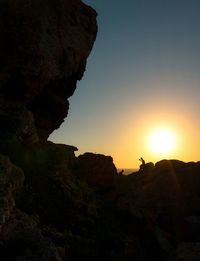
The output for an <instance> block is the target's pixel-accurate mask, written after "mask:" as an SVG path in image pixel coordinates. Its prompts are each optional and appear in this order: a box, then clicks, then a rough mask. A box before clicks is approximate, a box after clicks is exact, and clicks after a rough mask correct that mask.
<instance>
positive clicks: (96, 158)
mask: <svg viewBox="0 0 200 261" xmlns="http://www.w3.org/2000/svg"><path fill="white" fill-rule="evenodd" d="M74 171H75V173H76V175H77V176H78V177H80V178H83V179H84V180H85V181H86V182H87V183H88V184H90V185H91V186H104V187H109V186H112V185H113V184H114V180H115V178H116V177H117V176H118V173H117V169H116V167H115V165H114V163H113V159H112V157H111V156H105V155H102V154H95V153H89V152H87V153H85V154H83V155H80V156H78V158H77V163H76V167H75V170H74Z"/></svg>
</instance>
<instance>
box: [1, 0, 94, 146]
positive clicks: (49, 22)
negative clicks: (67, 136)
mask: <svg viewBox="0 0 200 261" xmlns="http://www.w3.org/2000/svg"><path fill="white" fill-rule="evenodd" d="M0 14H1V19H0V39H1V41H0V53H1V61H0V99H1V100H0V106H1V107H0V110H1V111H0V120H1V123H2V126H3V129H2V128H1V133H0V134H1V135H0V138H1V140H2V139H5V137H7V136H9V138H10V136H12V138H13V139H15V140H17V141H18V142H20V143H22V142H24V143H34V142H37V141H38V140H41V141H45V140H47V138H48V136H49V135H50V133H51V132H52V131H53V130H55V129H56V128H58V127H59V126H60V124H61V123H62V122H63V120H64V118H65V117H66V116H67V113H68V108H69V103H68V100H67V98H69V97H70V96H71V95H72V94H73V93H74V91H75V89H76V83H77V80H80V79H81V78H82V76H83V73H84V71H85V66H86V59H87V57H88V55H89V53H90V51H91V49H92V46H93V43H94V40H95V37H96V32H97V25H96V19H95V18H96V12H95V11H94V10H93V9H92V8H90V7H88V6H86V5H85V4H83V3H82V2H81V1H80V0H74V1H71V0H65V1H63V0H57V1H51V0H44V1H42V2H41V1H40V0H35V1H28V2H27V1H26V0H17V1H14V0H1V1H0Z"/></svg>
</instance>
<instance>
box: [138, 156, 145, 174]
mask: <svg viewBox="0 0 200 261" xmlns="http://www.w3.org/2000/svg"><path fill="white" fill-rule="evenodd" d="M139 161H141V162H142V164H141V165H140V170H141V171H142V170H144V166H145V160H144V159H143V158H142V157H141V158H140V159H139Z"/></svg>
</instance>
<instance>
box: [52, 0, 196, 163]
mask: <svg viewBox="0 0 200 261" xmlns="http://www.w3.org/2000/svg"><path fill="white" fill-rule="evenodd" d="M84 2H85V3H86V4H88V5H90V6H92V7H93V8H94V9H95V10H96V11H97V13H98V18H97V19H98V26H99V30H98V36H97V39H96V42H95V44H94V48H93V50H92V52H91V54H90V56H89V59H88V62H87V68H86V72H85V75H84V77H83V79H82V80H81V81H80V82H78V84H77V90H76V91H75V93H74V95H73V96H72V97H71V98H70V110H69V115H68V117H67V119H66V120H65V122H64V123H63V124H62V126H61V128H60V129H59V130H57V131H55V132H54V133H53V134H52V135H51V136H50V140H52V141H54V142H57V143H66V144H72V145H75V146H77V147H78V148H79V153H83V152H86V151H91V152H96V153H103V154H106V155H111V156H113V158H114V162H115V163H116V165H117V167H127V168H128V167H136V166H137V164H139V163H138V158H139V157H141V156H144V157H146V159H147V161H151V160H152V161H156V160H159V159H160V157H161V155H153V154H151V152H150V150H148V148H147V147H148V145H147V143H145V139H146V136H148V132H150V130H151V129H153V128H156V126H158V125H159V124H160V125H163V124H164V125H167V126H168V127H170V128H172V129H173V130H174V131H175V133H176V135H177V137H180V139H179V140H180V143H179V147H178V148H177V150H176V151H173V152H171V154H169V155H166V157H171V158H172V157H173V158H179V159H182V160H185V161H190V160H194V161H196V160H198V157H199V155H198V148H199V146H200V137H199V130H200V117H199V111H200V103H199V96H200V86H199V85H200V50H199V49H200V15H199V14H200V1H197V0H187V1H186V0H185V1H184V0H167V1H164V0H124V1H122V0H121V1H119V0H115V1H108V0H96V1H92V0H85V1H84ZM189 152H190V153H189ZM162 156H163V155H162ZM164 156H165V155H164Z"/></svg>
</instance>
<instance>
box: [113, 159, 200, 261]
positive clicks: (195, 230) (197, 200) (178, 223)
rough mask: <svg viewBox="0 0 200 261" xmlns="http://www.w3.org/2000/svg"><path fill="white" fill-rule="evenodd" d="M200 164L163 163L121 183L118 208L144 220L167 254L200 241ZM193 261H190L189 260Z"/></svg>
mask: <svg viewBox="0 0 200 261" xmlns="http://www.w3.org/2000/svg"><path fill="white" fill-rule="evenodd" d="M199 184H200V162H196V163H194V162H189V163H185V162H181V161H178V160H162V161H160V162H158V163H156V164H155V166H154V167H153V166H152V167H151V168H150V169H148V168H147V169H146V170H144V171H139V172H138V173H134V174H131V175H129V176H127V177H125V176H122V177H119V180H118V182H117V200H116V204H117V208H118V209H120V210H122V211H128V212H129V213H131V215H132V216H133V217H135V218H138V219H139V220H142V221H143V222H144V224H146V225H147V228H148V230H149V231H151V232H152V234H153V235H154V236H155V237H156V238H157V240H158V242H159V244H160V246H161V248H162V250H163V251H166V252H168V253H171V251H172V249H173V247H176V245H179V243H181V242H184V241H186V242H190V241H191V242H199V241H200V237H199V235H200V219H199V216H200V207H199V206H200V196H199ZM188 260H189V259H188Z"/></svg>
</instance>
